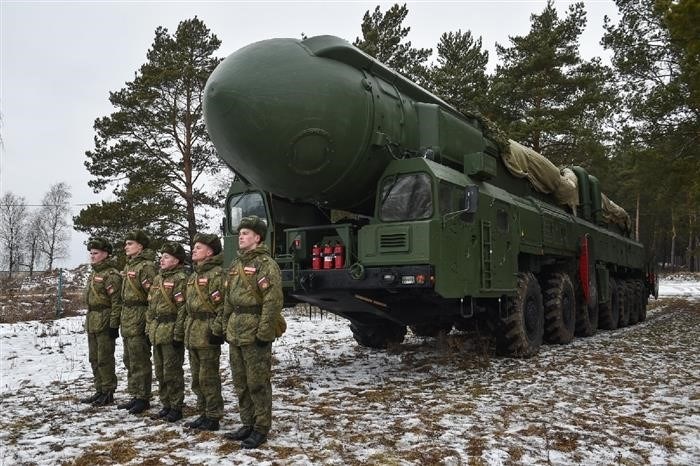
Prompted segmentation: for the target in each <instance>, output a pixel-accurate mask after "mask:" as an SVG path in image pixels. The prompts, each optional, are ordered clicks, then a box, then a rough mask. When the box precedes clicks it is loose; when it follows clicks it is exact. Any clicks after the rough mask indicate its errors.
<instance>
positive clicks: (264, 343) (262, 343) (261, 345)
mask: <svg viewBox="0 0 700 466" xmlns="http://www.w3.org/2000/svg"><path fill="white" fill-rule="evenodd" d="M269 344H270V342H269V341H263V340H261V339H260V338H258V337H255V345H256V346H257V347H258V348H264V347H266V346H267V345H269Z"/></svg>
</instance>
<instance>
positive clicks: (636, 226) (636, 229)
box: [634, 191, 640, 241]
mask: <svg viewBox="0 0 700 466" xmlns="http://www.w3.org/2000/svg"><path fill="white" fill-rule="evenodd" d="M639 198H640V193H639V191H637V213H636V215H635V218H634V239H635V240H637V241H639V209H640V202H639Z"/></svg>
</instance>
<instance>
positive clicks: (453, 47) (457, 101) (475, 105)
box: [427, 30, 489, 113]
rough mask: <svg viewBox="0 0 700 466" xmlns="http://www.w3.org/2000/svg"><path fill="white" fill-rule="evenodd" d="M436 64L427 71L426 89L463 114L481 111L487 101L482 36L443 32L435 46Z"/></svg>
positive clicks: (486, 60)
mask: <svg viewBox="0 0 700 466" xmlns="http://www.w3.org/2000/svg"><path fill="white" fill-rule="evenodd" d="M437 52H438V56H437V65H436V66H434V67H432V68H431V69H430V72H429V82H428V83H427V86H428V87H429V89H430V90H431V91H432V92H433V93H435V94H436V95H438V96H439V97H441V98H443V99H444V100H445V101H446V102H448V103H450V104H451V105H452V106H454V107H455V108H456V109H457V110H459V111H460V112H462V113H467V112H475V111H481V110H482V109H484V108H485V107H486V104H487V102H488V95H487V94H488V78H487V76H486V64H487V63H488V61H489V53H488V51H486V50H482V44H481V37H480V38H479V39H474V38H473V37H472V34H471V32H470V31H466V32H462V31H461V30H459V31H457V32H446V33H444V34H442V36H441V37H440V42H439V43H438V45H437Z"/></svg>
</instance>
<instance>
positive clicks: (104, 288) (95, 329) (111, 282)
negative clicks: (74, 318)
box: [84, 258, 122, 333]
mask: <svg viewBox="0 0 700 466" xmlns="http://www.w3.org/2000/svg"><path fill="white" fill-rule="evenodd" d="M121 290H122V277H121V275H119V271H118V270H117V269H116V267H115V263H114V261H113V260H112V259H110V258H108V259H105V260H103V261H101V262H99V263H97V264H93V265H92V273H90V277H89V278H88V284H87V287H85V294H84V298H85V303H86V304H87V308H88V313H87V316H86V317H85V330H86V331H87V332H88V333H99V332H103V331H105V330H106V329H107V328H108V327H112V328H118V327H119V318H120V314H121V311H122V297H121Z"/></svg>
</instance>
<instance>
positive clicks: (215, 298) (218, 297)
mask: <svg viewBox="0 0 700 466" xmlns="http://www.w3.org/2000/svg"><path fill="white" fill-rule="evenodd" d="M211 300H212V301H214V302H215V303H218V302H219V301H221V293H219V290H214V292H213V293H212V294H211Z"/></svg>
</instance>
